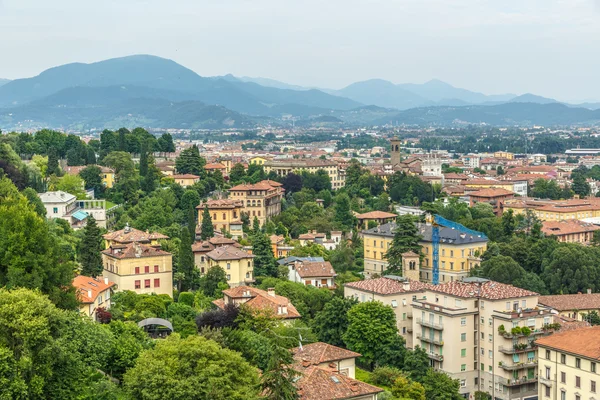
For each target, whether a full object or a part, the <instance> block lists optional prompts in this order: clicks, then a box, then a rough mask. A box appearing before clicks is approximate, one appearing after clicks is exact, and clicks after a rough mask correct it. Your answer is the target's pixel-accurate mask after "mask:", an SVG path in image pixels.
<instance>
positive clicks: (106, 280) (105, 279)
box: [104, 277, 108, 285]
mask: <svg viewBox="0 0 600 400" xmlns="http://www.w3.org/2000/svg"><path fill="white" fill-rule="evenodd" d="M104 284H105V285H108V278H107V277H104Z"/></svg>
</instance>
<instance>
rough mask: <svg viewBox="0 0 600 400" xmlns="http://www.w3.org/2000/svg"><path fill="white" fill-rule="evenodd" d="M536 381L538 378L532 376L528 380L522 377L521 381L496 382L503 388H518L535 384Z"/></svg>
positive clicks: (506, 380) (502, 380) (504, 380)
mask: <svg viewBox="0 0 600 400" xmlns="http://www.w3.org/2000/svg"><path fill="white" fill-rule="evenodd" d="M537 381H538V377H537V376H534V377H532V378H529V377H527V376H524V377H522V378H521V379H500V380H499V381H498V382H499V383H502V384H503V385H504V386H511V387H512V386H520V385H526V384H528V383H536V382H537Z"/></svg>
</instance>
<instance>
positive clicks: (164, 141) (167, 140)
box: [158, 133, 175, 153]
mask: <svg viewBox="0 0 600 400" xmlns="http://www.w3.org/2000/svg"><path fill="white" fill-rule="evenodd" d="M158 149H159V151H162V152H163V153H173V152H174V151H175V143H173V136H171V134H170V133H163V134H162V135H161V136H160V137H159V138H158Z"/></svg>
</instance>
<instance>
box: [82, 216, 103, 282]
mask: <svg viewBox="0 0 600 400" xmlns="http://www.w3.org/2000/svg"><path fill="white" fill-rule="evenodd" d="M101 251H102V236H101V235H100V228H99V227H98V225H97V224H96V220H95V219H94V217H92V216H91V215H90V216H89V217H88V219H87V224H86V225H85V227H84V228H83V239H81V243H80V244H79V262H81V274H82V275H85V276H91V277H93V278H95V277H97V276H100V275H102V270H103V266H102V254H100V252H101Z"/></svg>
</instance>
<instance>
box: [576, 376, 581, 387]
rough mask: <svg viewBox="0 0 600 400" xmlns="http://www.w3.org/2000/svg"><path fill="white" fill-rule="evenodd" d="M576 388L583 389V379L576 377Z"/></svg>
mask: <svg viewBox="0 0 600 400" xmlns="http://www.w3.org/2000/svg"><path fill="white" fill-rule="evenodd" d="M575 387H577V388H580V387H581V377H580V376H576V377H575Z"/></svg>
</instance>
